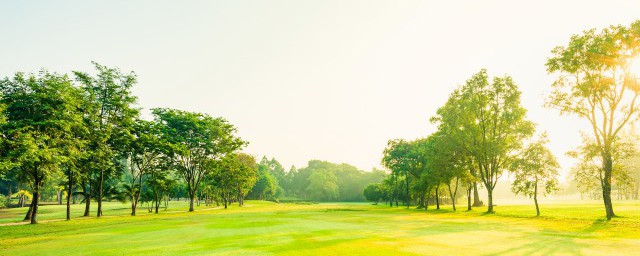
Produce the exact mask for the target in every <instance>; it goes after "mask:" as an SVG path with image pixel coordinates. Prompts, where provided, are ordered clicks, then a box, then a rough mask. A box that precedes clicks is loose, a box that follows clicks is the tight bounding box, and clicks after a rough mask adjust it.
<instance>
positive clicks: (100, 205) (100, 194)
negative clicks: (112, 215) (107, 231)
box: [96, 170, 104, 217]
mask: <svg viewBox="0 0 640 256" xmlns="http://www.w3.org/2000/svg"><path fill="white" fill-rule="evenodd" d="M99 182H100V183H99V184H98V214H97V215H96V216H98V217H100V216H102V196H103V195H102V193H103V191H102V190H103V187H102V186H103V185H104V170H100V181H99Z"/></svg>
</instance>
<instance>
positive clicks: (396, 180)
mask: <svg viewBox="0 0 640 256" xmlns="http://www.w3.org/2000/svg"><path fill="white" fill-rule="evenodd" d="M394 178H395V181H394V182H393V184H394V186H395V188H394V189H393V197H394V198H395V200H396V208H397V207H398V175H397V174H396V175H394Z"/></svg>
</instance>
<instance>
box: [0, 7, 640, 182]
mask: <svg viewBox="0 0 640 256" xmlns="http://www.w3.org/2000/svg"><path fill="white" fill-rule="evenodd" d="M639 18H640V4H639V3H638V2H637V1H630V0H614V1H596V2H594V1H551V0H544V1H528V2H523V1H473V0H470V1H411V0H409V1H377V0H373V1H372V0H357V1H341V0H340V1H338V0H335V1H324V0H323V1H319V0H318V1H298V0H282V1H262V0H261V1H257V0H256V1H5V2H3V3H1V4H0V58H1V61H0V76H10V75H12V74H13V73H14V72H16V71H27V72H29V71H37V70H38V69H39V68H41V67H44V68H47V69H49V70H52V71H59V72H69V71H70V70H72V69H80V70H90V68H91V65H90V61H92V60H95V61H98V62H99V63H101V64H104V65H109V66H118V67H120V68H121V69H122V70H125V71H128V70H134V71H135V72H136V73H137V74H138V75H139V85H138V86H137V87H136V89H135V93H136V95H138V96H139V103H140V105H141V106H142V107H144V108H146V109H148V108H152V107H171V108H180V109H185V110H191V111H200V112H206V113H209V114H211V115H214V116H223V117H225V118H227V119H229V120H230V121H231V122H232V123H234V124H236V125H237V126H238V128H239V130H240V135H241V136H242V137H243V138H245V139H246V140H248V141H250V142H251V144H250V146H249V147H248V148H247V150H246V151H247V152H249V153H251V154H254V155H256V156H258V157H261V156H262V155H265V154H266V155H268V156H269V157H271V156H275V157H276V158H277V159H278V160H280V161H281V162H282V163H283V165H285V166H287V168H288V166H290V165H292V164H294V165H296V166H303V165H305V164H306V161H307V160H309V159H324V160H329V161H333V162H347V163H351V164H354V165H356V166H358V167H360V168H362V169H367V170H368V169H370V168H372V167H375V166H379V162H380V157H381V153H382V150H383V148H384V147H385V144H386V141H387V140H389V139H393V138H408V139H412V138H417V137H421V136H426V135H427V134H429V133H430V132H433V131H434V130H435V127H434V126H433V125H431V124H430V123H429V122H428V118H429V117H430V116H432V115H434V114H435V111H436V109H437V108H438V107H439V106H441V105H442V104H443V103H444V102H445V100H446V98H447V97H448V94H449V93H450V92H451V91H452V90H453V88H455V87H456V85H458V84H461V83H464V82H465V80H466V79H467V78H468V77H470V76H471V75H472V74H474V73H475V72H478V71H479V70H480V69H481V68H487V69H488V71H489V72H490V74H493V75H496V74H497V75H502V74H505V73H507V74H510V75H511V76H512V77H513V78H514V80H515V81H516V82H517V83H518V84H519V85H520V88H521V90H522V91H523V94H522V96H523V99H522V100H523V104H524V106H525V107H526V108H527V109H529V118H530V119H531V120H533V121H534V122H536V123H538V125H539V129H540V130H546V131H547V132H548V134H549V139H550V140H551V144H550V147H551V148H552V150H553V152H554V153H555V154H556V155H557V156H558V157H559V159H560V161H561V163H562V166H563V169H564V171H563V173H564V174H566V172H567V170H568V169H569V167H570V165H571V164H572V160H570V159H568V158H567V157H566V156H565V155H564V153H565V152H566V151H568V150H570V149H572V148H574V147H575V146H576V145H578V144H579V143H580V136H579V133H578V131H579V130H580V129H583V128H584V127H585V123H584V122H581V121H579V120H578V119H577V118H575V117H571V116H570V117H567V116H560V115H559V113H558V112H557V111H555V110H551V109H545V108H544V107H543V103H544V95H546V93H547V92H548V91H549V89H550V84H551V81H552V77H551V76H549V75H548V74H547V73H546V70H545V66H544V64H545V61H546V59H547V58H548V57H549V56H550V51H551V49H552V48H553V47H555V46H558V45H564V44H566V43H567V42H568V40H569V37H570V36H571V35H572V34H575V33H579V32H580V31H582V30H585V29H590V28H603V27H606V26H608V25H612V24H624V25H628V24H629V23H631V22H632V21H633V20H636V19H639Z"/></svg>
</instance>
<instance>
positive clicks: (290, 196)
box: [249, 157, 385, 202]
mask: <svg viewBox="0 0 640 256" xmlns="http://www.w3.org/2000/svg"><path fill="white" fill-rule="evenodd" d="M258 172H259V177H258V181H257V182H256V185H255V186H254V187H253V189H252V190H251V192H249V198H252V199H261V200H276V199H285V200H303V201H305V200H306V201H318V202H328V201H338V202H362V201H365V200H366V199H365V197H364V195H363V194H362V190H363V189H364V188H365V187H366V186H367V185H368V184H370V183H375V182H380V181H382V179H383V178H384V177H385V173H384V171H382V170H376V169H374V170H372V171H370V172H365V171H362V170H359V169H358V168H356V167H354V166H351V165H348V164H334V163H330V162H326V161H320V160H311V161H309V163H308V165H307V166H306V167H304V168H300V169H297V168H295V167H293V166H292V167H291V168H290V169H289V171H285V169H284V168H283V167H282V165H281V164H280V163H279V162H278V161H277V160H276V159H275V158H272V159H271V160H269V159H267V158H266V157H263V158H262V160H261V161H260V163H259V164H258Z"/></svg>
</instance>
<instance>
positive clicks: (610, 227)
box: [0, 201, 640, 255]
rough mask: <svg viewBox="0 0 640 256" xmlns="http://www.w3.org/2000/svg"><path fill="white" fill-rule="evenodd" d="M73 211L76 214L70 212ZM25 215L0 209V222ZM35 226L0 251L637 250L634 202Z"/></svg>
mask: <svg viewBox="0 0 640 256" xmlns="http://www.w3.org/2000/svg"><path fill="white" fill-rule="evenodd" d="M77 207H78V209H75V210H76V211H77V213H78V214H80V210H81V209H80V208H81V207H80V206H77ZM24 210H25V209H22V210H20V211H17V210H16V209H9V210H0V216H1V217H2V220H3V221H4V222H5V223H6V222H11V221H14V220H16V219H19V218H20V217H21V216H22V213H23V212H24ZM42 210H43V214H42V215H41V217H42V219H41V220H43V223H41V224H39V225H13V226H0V254H1V255H43V254H46V255H89V254H92V255H120V254H122V253H124V252H127V253H132V254H160V255H169V254H189V255H194V254H195V255H205V254H221V255H240V254H242V255H273V254H275V255H305V254H306V255H345V254H349V255H391V254H406V255H415V254H423V255H424V254H427V255H433V254H481V255H495V254H513V255H550V254H556V255H625V254H627V255H632V254H637V252H638V251H640V203H637V202H634V203H630V202H625V203H617V209H616V210H617V212H618V214H619V215H621V216H624V217H620V218H615V219H614V220H612V221H610V222H605V221H603V220H602V215H603V213H602V207H601V206H600V205H596V204H593V205H591V204H589V205H584V204H573V205H571V204H570V205H543V206H542V210H543V215H545V216H543V217H540V218H535V217H533V215H534V213H533V209H532V208H531V206H500V207H498V213H497V214H492V215H485V214H482V213H481V210H482V209H477V210H475V211H471V212H465V211H460V212H455V213H453V212H450V211H449V210H448V209H444V210H440V211H437V210H431V209H430V210H429V211H428V212H427V213H425V212H424V210H415V209H410V210H408V209H406V208H402V207H401V208H389V207H388V206H383V205H378V206H372V205H368V204H364V203H362V204H357V203H334V204H315V205H297V204H274V203H270V202H261V201H248V202H247V205H246V206H245V207H242V208H238V207H236V206H233V207H232V208H229V209H227V210H224V209H220V208H208V209H204V208H203V207H201V208H199V209H198V210H197V211H196V212H195V213H186V212H180V211H184V210H186V204H184V203H176V202H172V207H170V208H169V212H164V211H163V212H161V213H160V214H158V215H155V214H147V212H146V209H141V211H140V216H136V217H131V216H126V215H127V211H128V208H127V205H123V204H120V203H108V208H107V210H106V211H105V215H106V216H105V217H104V218H102V219H97V218H95V217H90V218H77V219H74V220H72V221H69V222H67V221H51V222H45V221H46V220H47V219H49V220H51V219H56V218H59V217H62V216H63V214H64V213H63V210H64V208H63V207H58V206H45V207H42Z"/></svg>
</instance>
